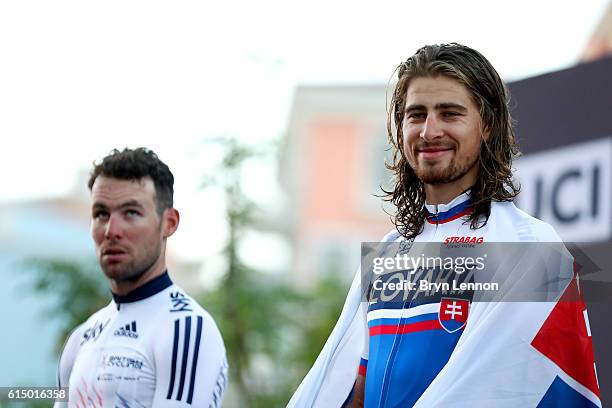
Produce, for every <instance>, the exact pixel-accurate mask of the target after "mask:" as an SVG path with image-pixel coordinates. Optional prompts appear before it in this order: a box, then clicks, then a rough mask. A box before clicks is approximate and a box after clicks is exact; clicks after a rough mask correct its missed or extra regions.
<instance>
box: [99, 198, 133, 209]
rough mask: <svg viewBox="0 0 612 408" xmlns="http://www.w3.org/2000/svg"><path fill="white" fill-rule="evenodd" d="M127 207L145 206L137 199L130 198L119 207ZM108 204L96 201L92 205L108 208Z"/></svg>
mask: <svg viewBox="0 0 612 408" xmlns="http://www.w3.org/2000/svg"><path fill="white" fill-rule="evenodd" d="M127 207H138V208H144V206H143V205H142V204H141V203H140V202H138V201H137V200H129V201H126V202H124V203H122V204H121V205H119V207H118V208H119V209H123V208H127ZM107 208H108V206H107V205H106V204H103V203H100V202H95V203H94V204H93V206H92V209H107Z"/></svg>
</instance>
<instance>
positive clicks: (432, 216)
mask: <svg viewBox="0 0 612 408" xmlns="http://www.w3.org/2000/svg"><path fill="white" fill-rule="evenodd" d="M470 204H471V202H470V193H469V191H465V192H463V193H462V194H460V195H458V196H457V197H455V198H454V199H453V200H452V201H451V202H449V203H448V204H425V208H426V209H427V222H429V223H430V224H444V223H446V222H450V221H453V220H456V219H457V218H461V217H463V216H464V215H467V214H469V213H471V212H472V208H471V206H470Z"/></svg>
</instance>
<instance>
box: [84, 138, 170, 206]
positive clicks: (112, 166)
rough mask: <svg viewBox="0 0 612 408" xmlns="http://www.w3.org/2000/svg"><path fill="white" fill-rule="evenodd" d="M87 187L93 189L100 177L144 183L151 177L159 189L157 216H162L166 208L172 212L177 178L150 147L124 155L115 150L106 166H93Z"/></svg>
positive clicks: (103, 162) (103, 164)
mask: <svg viewBox="0 0 612 408" xmlns="http://www.w3.org/2000/svg"><path fill="white" fill-rule="evenodd" d="M93 165H94V167H93V169H92V171H91V173H90V177H89V181H88V183H87V186H88V187H89V190H91V189H92V187H93V185H94V183H95V181H96V179H97V178H98V176H103V177H110V178H116V179H120V180H141V179H143V178H145V177H150V178H151V179H152V180H153V185H154V186H155V202H156V206H157V212H158V214H159V215H161V214H162V213H163V212H164V210H165V209H166V208H172V206H173V195H174V176H173V175H172V172H171V171H170V169H169V168H168V166H167V165H166V164H165V163H164V162H162V161H161V160H160V159H159V157H157V155H156V154H155V152H154V151H152V150H150V149H147V148H146V147H139V148H137V149H128V148H127V147H126V148H125V149H123V150H122V151H119V150H117V149H113V151H111V152H110V154H109V155H108V156H106V157H104V158H103V159H102V162H100V163H97V164H96V162H94V163H93Z"/></svg>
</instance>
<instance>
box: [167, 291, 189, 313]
mask: <svg viewBox="0 0 612 408" xmlns="http://www.w3.org/2000/svg"><path fill="white" fill-rule="evenodd" d="M170 301H171V302H172V309H170V311H171V312H193V310H192V309H191V299H189V298H188V297H186V296H185V295H184V294H183V293H181V292H173V293H170Z"/></svg>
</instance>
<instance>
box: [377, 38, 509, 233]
mask: <svg viewBox="0 0 612 408" xmlns="http://www.w3.org/2000/svg"><path fill="white" fill-rule="evenodd" d="M397 76H398V81H397V84H396V86H395V89H394V91H393V97H392V100H391V103H390V106H389V112H388V117H387V131H388V137H389V141H390V143H391V145H392V148H393V153H394V157H393V161H392V162H391V163H387V168H388V169H389V170H391V171H392V172H393V173H394V186H393V189H392V190H390V191H386V190H383V192H384V195H383V196H384V197H385V199H386V200H387V201H390V202H391V203H393V204H394V205H395V206H396V207H397V213H396V215H395V216H394V217H393V221H394V223H395V226H396V228H397V230H398V231H399V232H400V233H402V235H404V236H407V237H414V236H416V235H418V234H420V233H421V231H422V229H423V224H424V221H425V213H426V211H425V206H424V204H425V190H424V185H423V182H422V181H421V180H419V178H418V177H417V176H416V174H415V172H414V170H413V169H412V168H411V167H410V165H409V164H408V160H407V158H406V156H405V154H404V151H403V143H404V135H403V133H402V124H403V122H404V113H405V108H406V106H405V105H406V92H407V90H408V86H409V85H410V82H411V81H412V80H413V79H414V78H418V77H436V76H444V77H447V78H451V79H454V80H456V81H458V82H459V83H461V84H463V85H464V86H465V87H466V88H467V90H468V91H469V92H470V94H471V97H472V99H473V101H474V103H475V104H476V106H477V107H478V108H479V110H480V118H481V119H482V125H483V127H484V128H485V129H487V130H488V131H489V132H490V138H489V141H488V142H485V141H484V140H483V141H482V142H481V143H482V144H481V149H480V160H479V177H478V179H477V180H476V184H475V185H474V186H472V189H471V199H472V207H473V210H474V211H473V212H472V214H471V215H470V216H469V220H470V221H471V227H472V228H474V229H476V228H479V227H482V226H484V225H485V224H486V223H487V220H488V218H489V215H490V211H491V201H512V200H513V199H514V197H515V196H516V195H517V194H518V193H519V191H520V187H519V186H518V185H516V184H515V183H514V181H513V180H512V159H513V158H515V157H516V156H518V155H519V154H520V152H519V148H518V144H517V141H516V137H515V135H514V130H513V128H512V118H511V116H510V112H509V109H508V104H509V99H510V94H509V93H508V90H507V88H506V86H505V84H504V83H503V81H502V80H501V78H500V77H499V75H498V73H497V71H496V70H495V68H493V66H492V65H491V63H490V62H489V61H488V60H487V59H486V58H485V57H484V56H483V55H482V54H481V53H479V52H478V51H476V50H474V49H472V48H470V47H466V46H465V45H461V44H457V43H450V44H439V45H427V46H424V47H422V48H420V49H419V50H417V52H416V53H415V54H414V55H413V56H411V57H410V58H408V59H407V60H406V61H405V62H403V63H401V64H400V65H399V67H398V68H397Z"/></svg>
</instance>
